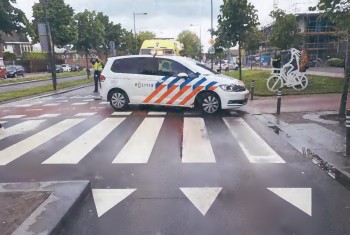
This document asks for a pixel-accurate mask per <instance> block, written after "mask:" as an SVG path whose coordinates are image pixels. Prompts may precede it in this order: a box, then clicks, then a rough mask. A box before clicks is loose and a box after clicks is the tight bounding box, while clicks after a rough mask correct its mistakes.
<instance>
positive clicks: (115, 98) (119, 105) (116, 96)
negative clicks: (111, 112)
mask: <svg viewBox="0 0 350 235" xmlns="http://www.w3.org/2000/svg"><path fill="white" fill-rule="evenodd" d="M110 103H111V105H112V107H113V108H115V109H116V110H124V109H126V107H127V106H128V98H127V96H126V94H125V93H124V92H121V91H115V92H113V93H112V95H111V100H110Z"/></svg>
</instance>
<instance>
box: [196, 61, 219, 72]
mask: <svg viewBox="0 0 350 235" xmlns="http://www.w3.org/2000/svg"><path fill="white" fill-rule="evenodd" d="M196 65H197V66H198V67H200V71H198V72H199V73H201V74H204V75H210V74H219V73H217V72H215V71H214V70H212V69H210V68H208V67H207V66H205V65H204V64H201V63H196Z"/></svg>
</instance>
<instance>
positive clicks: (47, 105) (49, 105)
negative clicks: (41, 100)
mask: <svg viewBox="0 0 350 235" xmlns="http://www.w3.org/2000/svg"><path fill="white" fill-rule="evenodd" d="M58 105H60V104H59V103H55V104H43V105H42V106H44V107H51V106H58Z"/></svg>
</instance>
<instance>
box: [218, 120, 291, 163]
mask: <svg viewBox="0 0 350 235" xmlns="http://www.w3.org/2000/svg"><path fill="white" fill-rule="evenodd" d="M224 121H225V123H226V125H227V127H228V128H229V130H230V131H231V133H232V135H233V136H234V137H235V139H236V140H237V142H238V144H239V146H240V147H241V149H242V150H243V152H244V154H245V155H246V157H247V158H248V160H249V161H250V162H251V163H285V161H284V160H283V159H282V158H281V157H280V156H279V155H278V154H277V153H276V152H275V151H274V150H273V149H272V148H271V147H270V146H269V145H268V144H267V143H266V142H265V141H264V140H263V139H262V138H261V137H260V136H259V135H258V134H257V133H256V132H255V131H254V130H253V129H252V128H251V127H250V126H249V125H248V124H247V123H246V122H245V121H244V120H243V119H242V118H232V117H230V118H224Z"/></svg>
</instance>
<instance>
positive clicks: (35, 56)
mask: <svg viewBox="0 0 350 235" xmlns="http://www.w3.org/2000/svg"><path fill="white" fill-rule="evenodd" d="M46 58H47V53H43V52H23V59H24V60H46Z"/></svg>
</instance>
